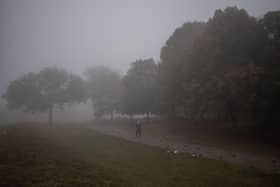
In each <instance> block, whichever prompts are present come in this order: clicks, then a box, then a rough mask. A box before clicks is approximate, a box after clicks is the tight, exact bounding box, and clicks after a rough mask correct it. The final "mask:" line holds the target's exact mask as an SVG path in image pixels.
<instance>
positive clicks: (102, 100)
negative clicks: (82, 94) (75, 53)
mask: <svg viewBox="0 0 280 187" xmlns="http://www.w3.org/2000/svg"><path fill="white" fill-rule="evenodd" d="M86 75H87V77H88V79H87V89H88V95H89V97H90V98H91V100H92V104H93V107H94V110H95V116H96V117H97V118H99V117H102V115H103V114H106V113H108V114H110V115H111V118H112V119H113V113H114V111H117V110H119V105H120V98H121V93H122V80H121V76H120V75H119V74H118V73H117V72H115V71H113V70H111V69H110V68H108V67H104V66H97V67H92V68H88V69H87V70H86Z"/></svg>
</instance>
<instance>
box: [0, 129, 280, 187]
mask: <svg viewBox="0 0 280 187" xmlns="http://www.w3.org/2000/svg"><path fill="white" fill-rule="evenodd" d="M0 148H1V149H0V186H153V187H154V186H160V187H164V186H172V187H173V186H215V187H218V186H223V187H224V186H227V187H231V186H234V187H236V186H254V187H256V186H278V185H279V182H278V181H279V180H278V178H279V175H276V174H269V173H264V172H261V171H257V170H255V169H253V168H252V169H248V168H242V167H240V166H236V165H230V164H226V163H224V162H222V161H214V160H207V159H203V158H193V157H192V156H191V155H188V154H170V153H167V152H166V151H165V150H162V149H159V148H155V147H150V146H146V145H142V144H136V143H131V142H127V141H125V140H122V139H118V138H113V137H110V136H104V135H102V134H99V133H96V132H94V131H92V130H89V129H87V128H85V127H81V126H77V125H63V126H62V125H60V126H54V127H46V126H44V125H43V124H37V125H26V124H18V125H13V126H9V127H7V128H1V135H0Z"/></svg>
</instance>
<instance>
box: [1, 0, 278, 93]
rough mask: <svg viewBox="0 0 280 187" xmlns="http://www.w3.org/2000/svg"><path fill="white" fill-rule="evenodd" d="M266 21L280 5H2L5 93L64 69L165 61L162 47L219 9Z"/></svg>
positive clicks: (273, 1)
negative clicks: (24, 80) (23, 78)
mask: <svg viewBox="0 0 280 187" xmlns="http://www.w3.org/2000/svg"><path fill="white" fill-rule="evenodd" d="M235 5H236V6H238V7H240V8H245V9H246V10H247V11H248V13H249V14H250V15H252V16H256V17H259V16H262V15H264V14H265V13H266V12H268V11H271V10H277V9H279V8H280V1H279V0H242V1H241V0H211V1H204V0H141V1H136V0H132V1H131V0H118V1H114V0H58V1H57V0H1V1H0V25H1V26H0V40H1V44H0V47H1V50H0V93H3V92H4V90H5V89H6V87H7V86H8V83H9V82H10V81H11V80H14V79H16V78H18V76H20V75H22V74H24V73H27V72H30V71H39V70H40V69H41V68H42V67H46V66H59V67H64V68H67V69H69V70H70V71H73V72H75V73H79V74H81V73H82V72H84V71H85V69H86V68H87V67H89V66H93V65H98V64H103V65H109V66H111V67H112V68H114V69H115V70H117V71H120V72H121V73H123V74H124V73H125V72H126V71H127V69H128V67H129V64H130V63H131V62H132V61H134V60H135V59H139V58H149V57H153V58H154V59H155V60H157V61H158V60H159V59H160V58H159V55H160V50H161V47H162V46H163V45H164V44H165V42H166V40H167V39H168V37H169V36H170V35H171V34H172V33H173V32H174V30H175V28H177V27H179V26H181V25H182V24H183V23H185V22H187V21H194V20H198V21H207V20H208V18H209V17H211V16H213V13H214V11H215V10H216V9H218V8H221V9H224V8H225V7H226V6H235Z"/></svg>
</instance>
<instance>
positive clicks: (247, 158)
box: [90, 124, 280, 173]
mask: <svg viewBox="0 0 280 187" xmlns="http://www.w3.org/2000/svg"><path fill="white" fill-rule="evenodd" d="M90 128H93V129H94V130H96V131H98V132H101V133H104V134H107V135H112V136H116V137H121V138H124V139H126V140H129V141H133V142H138V143H143V144H147V145H152V146H159V147H162V148H165V149H166V150H167V151H170V152H173V153H175V154H177V153H180V152H186V153H190V154H192V155H193V157H205V158H210V159H216V160H224V161H227V162H231V163H237V164H241V165H244V166H246V167H255V168H259V169H264V170H267V171H272V172H277V173H280V158H279V157H276V156H270V155H261V154H256V153H252V152H251V153H250V152H240V151H238V152H237V151H229V150H228V149H227V150H226V149H223V148H220V147H215V146H208V145H207V146H205V145H200V144H193V143H189V142H188V141H185V140H182V139H176V138H174V137H172V135H170V136H166V135H162V134H153V133H148V132H145V133H144V134H143V136H142V137H141V138H136V137H135V131H134V130H135V129H134V128H133V127H131V128H125V127H122V126H118V125H108V126H107V125H104V124H103V125H96V124H95V125H91V127H90Z"/></svg>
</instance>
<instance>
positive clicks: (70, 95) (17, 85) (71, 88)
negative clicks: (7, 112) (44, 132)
mask: <svg viewBox="0 0 280 187" xmlns="http://www.w3.org/2000/svg"><path fill="white" fill-rule="evenodd" d="M3 98H4V99H5V100H6V101H7V106H8V108H10V109H22V110H24V111H26V112H32V113H35V112H48V113H49V123H50V124H52V118H53V117H52V116H53V108H54V107H55V106H61V107H62V106H63V105H64V104H66V103H73V102H82V101H84V99H85V94H84V82H83V80H82V79H81V78H80V77H78V76H76V75H73V74H70V73H68V72H67V71H65V70H63V69H57V68H45V69H43V70H42V71H40V72H39V73H28V74H26V75H24V76H22V77H21V78H19V79H17V80H15V81H13V82H11V83H10V85H9V86H8V89H7V91H6V93H5V94H4V95H3Z"/></svg>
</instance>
